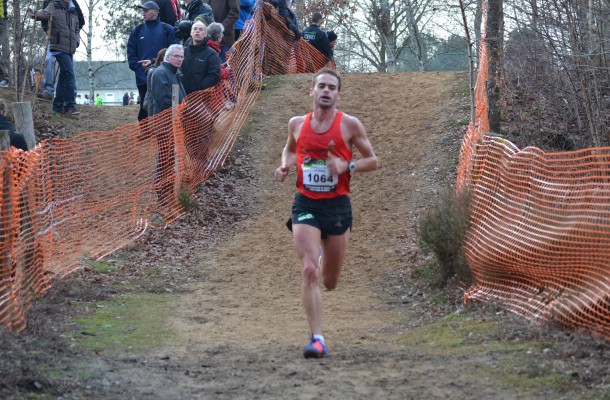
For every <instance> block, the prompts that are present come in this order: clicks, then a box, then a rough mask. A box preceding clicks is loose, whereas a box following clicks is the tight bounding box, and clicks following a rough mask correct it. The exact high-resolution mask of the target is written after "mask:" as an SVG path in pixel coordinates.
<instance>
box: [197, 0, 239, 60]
mask: <svg viewBox="0 0 610 400" xmlns="http://www.w3.org/2000/svg"><path fill="white" fill-rule="evenodd" d="M204 1H205V2H206V3H207V4H209V5H210V7H212V10H213V11H214V21H216V22H220V23H221V24H222V26H224V27H225V36H224V37H223V38H222V41H221V42H220V45H221V50H220V61H221V62H223V63H224V62H225V61H227V51H228V50H229V49H230V48H231V46H233V43H235V21H237V19H238V18H239V0H204Z"/></svg>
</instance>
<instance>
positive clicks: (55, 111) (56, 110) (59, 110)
mask: <svg viewBox="0 0 610 400" xmlns="http://www.w3.org/2000/svg"><path fill="white" fill-rule="evenodd" d="M53 114H56V115H64V108H63V107H62V108H55V107H53Z"/></svg>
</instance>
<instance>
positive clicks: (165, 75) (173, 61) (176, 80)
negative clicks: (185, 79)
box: [150, 44, 186, 115]
mask: <svg viewBox="0 0 610 400" xmlns="http://www.w3.org/2000/svg"><path fill="white" fill-rule="evenodd" d="M183 61H184V48H183V47H182V45H179V44H172V45H171V46H169V47H168V48H167V51H166V52H165V57H164V58H163V62H162V63H161V65H160V66H159V68H157V69H156V70H155V71H154V72H153V75H152V79H151V82H150V84H151V86H152V87H151V88H150V90H151V94H152V101H153V107H152V111H153V115H156V114H159V113H160V112H161V111H164V110H167V109H168V108H171V107H172V86H173V85H178V87H179V92H178V103H181V102H182V99H184V97H185V96H186V94H185V92H184V86H183V85H182V82H181V80H180V77H179V75H178V72H179V70H180V67H181V66H182V63H183Z"/></svg>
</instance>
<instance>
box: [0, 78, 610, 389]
mask: <svg viewBox="0 0 610 400" xmlns="http://www.w3.org/2000/svg"><path fill="white" fill-rule="evenodd" d="M465 83H466V75H465V74H451V73H425V74H420V73H402V74H347V75H345V76H344V88H343V92H344V97H343V99H342V101H341V102H340V103H339V108H340V109H341V110H343V111H345V112H347V113H349V114H352V115H355V116H357V117H359V118H360V119H361V121H362V122H363V123H364V125H365V127H366V129H367V132H368V134H369V137H370V140H371V142H372V144H373V146H374V148H375V150H376V153H377V155H378V157H379V159H380V160H381V163H382V168H381V169H379V170H378V171H375V172H372V173H367V174H357V175H356V176H355V177H354V178H353V179H352V203H353V207H354V229H353V232H352V236H351V242H350V246H349V251H348V255H347V260H346V263H345V268H344V271H343V274H342V276H341V279H340V281H339V286H338V288H337V289H336V290H335V291H332V292H328V291H324V292H323V301H324V326H325V336H326V341H327V344H328V347H329V351H330V357H328V358H326V359H322V360H305V359H304V358H303V356H302V347H303V345H304V344H305V343H306V341H307V336H308V332H307V324H306V320H305V316H304V312H303V310H302V308H301V304H300V271H299V266H298V263H297V259H296V256H295V252H294V249H293V244H292V238H291V234H290V233H289V231H288V230H287V229H286V228H285V225H284V223H285V221H286V219H287V217H288V214H289V210H290V206H291V203H292V198H293V195H294V192H295V188H294V171H293V172H292V175H291V177H290V179H288V180H287V181H286V182H285V183H283V184H279V183H277V182H275V181H274V179H273V171H274V170H275V168H276V167H277V166H278V165H279V162H280V154H281V150H282V147H283V146H284V144H285V141H286V136H287V123H288V120H289V118H290V117H291V116H293V115H299V114H305V113H307V112H308V111H309V110H310V108H311V99H310V98H309V97H308V91H309V87H310V84H311V75H302V76H283V77H275V78H272V79H269V80H268V86H267V88H266V89H265V90H264V91H263V92H262V93H261V95H260V98H259V100H258V102H257V103H256V105H255V106H254V108H253V110H252V112H251V115H250V117H249V122H248V125H247V127H246V128H245V129H244V130H243V131H242V133H241V137H240V139H239V140H238V143H237V146H236V149H235V150H234V151H233V152H232V154H231V155H230V157H229V158H228V159H227V162H226V163H225V166H224V168H222V169H221V170H219V171H218V172H217V173H216V174H215V175H214V176H213V177H211V179H210V180H209V181H208V182H206V184H205V185H203V186H202V188H200V190H199V191H198V194H199V196H200V197H199V199H198V203H199V205H198V207H197V208H196V209H194V210H191V212H189V213H188V214H187V215H186V216H185V217H183V218H182V219H181V220H179V221H177V222H175V223H174V224H172V225H171V226H170V227H169V228H168V229H165V230H154V231H151V232H149V233H148V234H147V235H145V236H144V237H142V238H140V239H138V241H136V242H135V243H134V244H133V245H130V246H129V247H128V248H126V249H124V250H121V251H119V252H117V253H116V254H113V255H111V256H110V257H108V258H107V260H106V261H105V262H106V263H108V265H110V266H116V267H117V268H115V269H114V270H113V272H112V273H110V274H103V273H99V272H97V271H96V270H95V269H92V268H85V269H84V270H83V271H81V272H80V273H75V274H73V275H71V276H70V277H68V278H66V279H65V280H62V281H61V282H58V283H57V284H56V286H55V287H54V288H53V289H52V290H51V291H50V292H49V293H47V294H46V295H45V297H43V299H41V300H40V301H37V302H36V303H35V305H34V307H33V309H32V311H31V312H30V314H29V316H28V318H29V322H28V324H29V325H28V330H27V331H26V332H23V333H22V334H20V335H17V336H9V335H7V334H5V335H0V357H1V358H0V360H2V361H3V363H0V398H2V397H4V398H8V399H22V398H33V397H32V396H37V397H36V398H41V399H51V398H52V399H163V400H165V399H176V400H177V399H447V398H450V399H454V400H469V399H473V398H481V399H516V398H521V399H562V398H563V399H576V398H583V399H585V398H604V397H603V396H605V395H607V394H608V390H610V389H609V388H608V384H607V383H608V382H609V379H610V376H609V375H608V371H606V369H607V368H605V365H607V362H610V357H609V354H610V350H609V349H608V348H609V346H608V345H607V344H605V343H600V342H599V341H597V342H596V341H595V340H588V341H587V340H581V339H577V336H573V335H569V334H564V333H557V332H556V331H553V332H551V333H550V334H549V333H542V331H541V330H539V329H538V328H532V326H531V325H530V324H528V323H527V322H526V321H524V320H522V319H518V318H510V317H509V316H508V315H507V314H506V313H504V312H503V311H502V310H501V309H498V308H493V307H490V309H485V307H486V306H485V305H483V306H482V307H481V308H477V307H476V306H474V307H473V306H468V305H466V306H464V305H463V304H462V302H461V301H460V300H461V299H460V296H461V294H462V292H461V291H460V290H459V289H457V288H453V289H446V290H443V291H439V290H436V289H431V288H430V286H427V284H425V283H423V281H418V280H416V279H412V274H411V270H412V269H413V268H417V267H419V266H421V265H422V264H423V263H424V262H425V261H426V260H425V258H424V257H423V256H422V254H421V252H420V251H419V250H418V248H417V235H416V223H417V220H418V218H419V217H420V216H421V215H422V212H423V211H424V210H426V209H427V208H428V207H429V206H430V205H432V204H433V203H434V202H435V201H436V199H437V198H438V196H439V194H440V193H441V192H442V191H443V189H445V187H446V185H447V184H449V183H452V182H454V173H455V167H456V164H457V155H458V151H459V144H460V140H461V137H462V135H463V130H464V127H463V126H459V124H456V121H459V120H463V119H465V118H467V117H468V114H469V109H468V99H467V97H465V96H464V94H459V95H458V94H456V92H461V93H464V90H463V88H464V85H465ZM459 87H461V88H459ZM136 113H137V109H135V108H128V107H114V108H104V109H103V110H97V109H96V108H95V107H84V108H83V116H82V117H81V119H80V120H76V121H73V122H70V121H67V122H66V124H67V125H68V128H67V130H68V131H69V130H70V129H74V130H77V129H85V130H93V129H92V128H89V129H87V127H95V128H96V129H99V130H104V129H111V128H112V127H113V126H115V125H112V124H113V121H129V120H135V115H136ZM70 123H72V124H73V125H74V126H72V127H70V126H69V125H70ZM148 294H151V296H152V298H153V299H156V300H155V301H156V303H155V304H154V305H153V310H157V311H158V314H159V316H160V317H161V318H164V315H165V313H167V312H169V314H170V318H169V319H168V320H163V321H162V323H163V326H165V327H167V328H170V329H171V330H172V333H171V335H169V337H168V336H167V335H166V336H165V337H164V338H165V341H164V342H163V343H161V344H160V345H155V346H153V348H152V350H145V351H142V350H139V349H135V348H132V349H130V348H128V347H127V346H126V345H125V344H124V342H126V341H128V340H131V339H129V337H128V336H130V333H129V332H133V331H137V330H139V329H141V328H142V327H140V326H137V325H135V322H130V321H128V320H126V319H124V317H123V316H120V318H121V321H122V322H120V323H119V322H116V324H117V325H121V326H122V329H126V332H128V333H126V334H125V336H120V335H119V336H118V338H117V339H116V340H117V341H118V343H119V345H118V348H119V349H120V350H119V351H112V350H113V349H112V348H111V347H112V345H108V344H105V345H103V344H102V343H107V342H105V339H106V337H105V335H106V334H105V333H103V332H104V331H102V330H98V331H96V330H95V329H94V328H93V327H92V326H87V323H76V322H74V320H72V319H70V318H71V317H73V316H80V315H83V314H85V315H89V316H91V315H92V314H93V311H94V310H95V311H98V312H102V311H104V310H106V308H110V307H112V304H115V305H116V304H118V306H119V307H122V305H123V303H122V302H123V301H126V300H124V299H127V298H134V297H136V298H137V297H138V296H143V298H144V297H146V296H147V295H148ZM156 296H158V297H156ZM163 296H164V297H163ZM159 299H167V301H168V302H167V303H163V300H161V301H160V300H159ZM107 300H108V302H105V301H107ZM144 307H145V304H144V303H142V310H147V311H141V312H142V313H152V314H155V311H152V312H151V311H150V306H148V307H149V308H144ZM454 316H457V317H455V318H453V319H452V317H454ZM117 318H118V317H117ZM115 321H118V320H117V319H116V318H115V319H114V320H112V321H111V325H112V324H115ZM414 332H416V333H415V334H414ZM421 332H425V333H421ZM453 332H455V335H453ZM130 337H131V336H130ZM87 338H93V339H92V340H94V341H97V343H98V344H97V346H98V347H97V348H96V350H95V351H94V352H91V351H89V350H86V349H84V348H83V347H82V346H80V345H79V343H81V342H83V341H84V339H87ZM103 346H106V347H103ZM149 348H150V347H149ZM58 371H60V372H58ZM508 378H510V379H513V380H512V381H511V380H510V379H508ZM516 383H519V385H517V384H516ZM589 388H597V389H599V390H597V391H596V392H595V393H596V394H593V395H591V394H587V393H588V392H586V390H587V389H589ZM600 388H601V389H600ZM583 393H584V394H583ZM592 393H593V392H592ZM600 393H601V395H600Z"/></svg>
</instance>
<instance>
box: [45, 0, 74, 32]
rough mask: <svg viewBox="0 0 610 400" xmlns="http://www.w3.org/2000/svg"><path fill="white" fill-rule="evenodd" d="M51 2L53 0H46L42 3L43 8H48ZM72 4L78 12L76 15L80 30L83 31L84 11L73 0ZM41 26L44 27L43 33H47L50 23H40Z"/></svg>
mask: <svg viewBox="0 0 610 400" xmlns="http://www.w3.org/2000/svg"><path fill="white" fill-rule="evenodd" d="M51 1H53V0H44V1H43V2H42V8H47V7H48V6H49V3H51ZM72 3H73V4H74V9H75V10H76V15H77V16H78V25H79V28H78V29H83V27H84V26H85V16H84V15H83V10H81V8H80V6H79V5H78V3H77V2H76V0H72ZM40 25H41V26H42V30H43V31H45V32H46V31H48V30H49V21H40Z"/></svg>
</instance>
